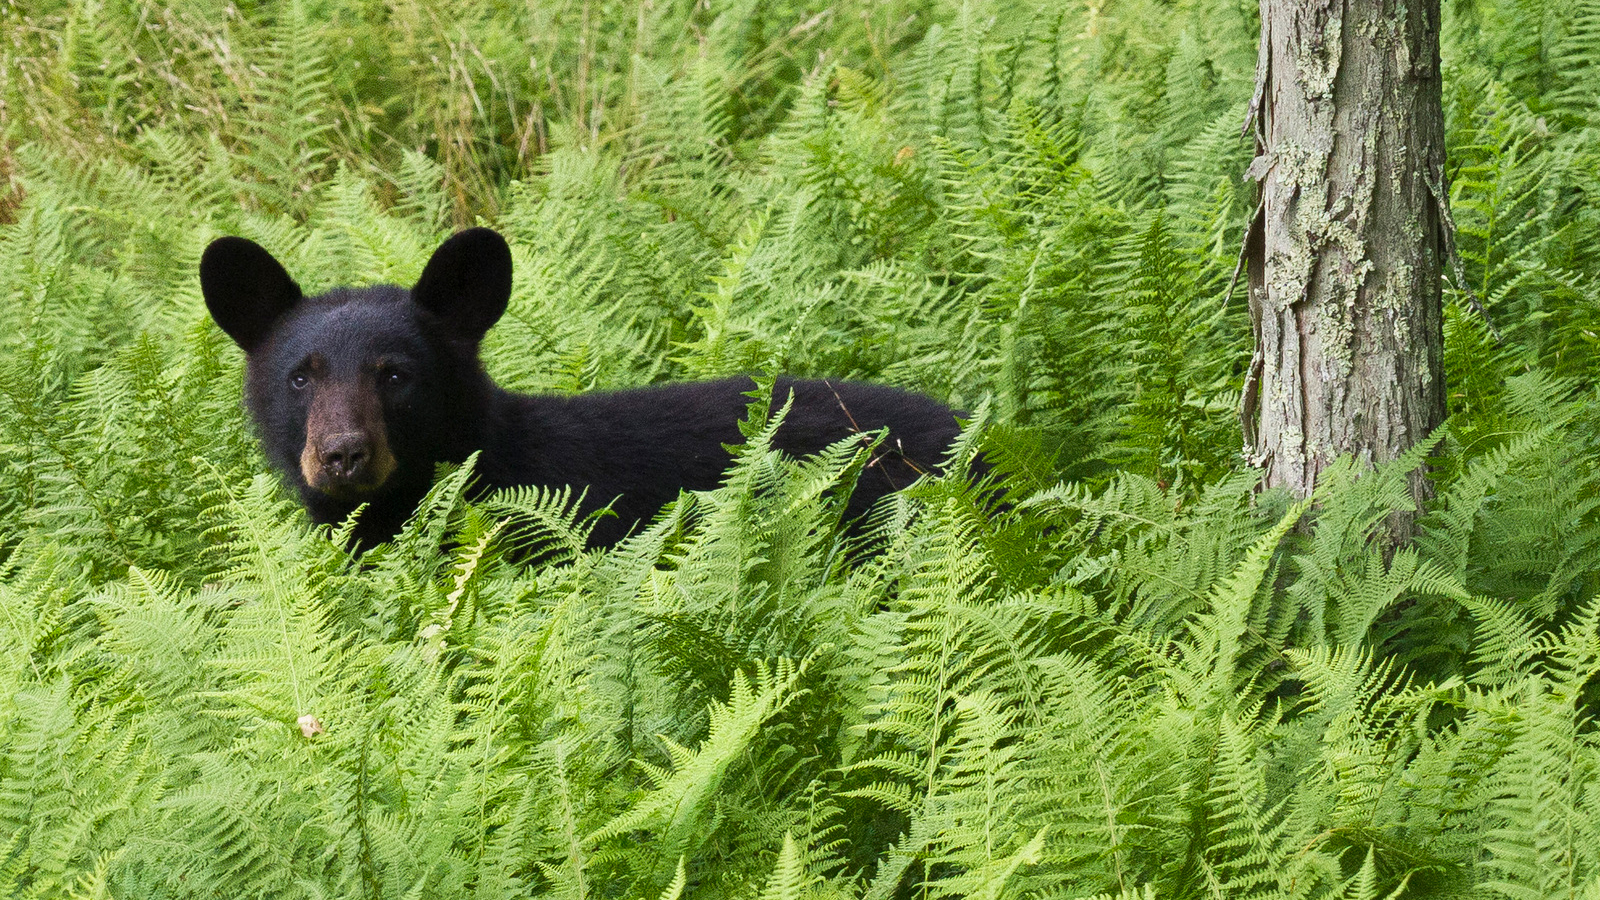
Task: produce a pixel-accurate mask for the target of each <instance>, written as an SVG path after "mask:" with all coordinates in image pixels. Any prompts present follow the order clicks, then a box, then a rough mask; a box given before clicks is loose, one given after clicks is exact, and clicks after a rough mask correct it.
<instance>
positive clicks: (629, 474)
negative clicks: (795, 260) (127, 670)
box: [200, 228, 959, 545]
mask: <svg viewBox="0 0 1600 900" xmlns="http://www.w3.org/2000/svg"><path fill="white" fill-rule="evenodd" d="M200 285H201V289H202V292H203V293H204V294H205V300H206V306H207V308H209V309H210V311H211V315H212V318H214V319H215V320H216V322H217V324H218V325H220V326H221V327H222V330H223V331H225V332H227V333H228V335H229V336H230V337H232V338H233V339H234V341H236V342H237V343H238V344H239V346H240V347H241V348H243V349H244V352H245V359H246V374H245V388H244V395H245V403H246V406H247V407H248V409H249V411H250V414H251V416H252V417H253V418H254V419H255V423H256V427H257V429H258V431H259V432H260V437H261V441H262V443H263V445H264V447H265V449H266V453H267V456H268V457H269V458H270V459H271V460H272V462H273V464H274V465H276V466H277V467H279V468H280V469H282V470H283V472H284V475H285V477H286V478H287V479H288V480H289V481H290V482H291V483H292V484H293V485H294V486H295V487H296V488H297V489H298V490H299V492H300V497H301V499H302V501H303V502H304V503H305V506H306V509H307V510H308V511H309V512H310V514H311V518H312V520H313V521H315V522H318V523H333V522H340V521H343V520H344V519H345V518H346V517H347V516H349V515H350V513H351V512H353V511H354V510H355V509H356V507H357V506H359V505H360V504H363V503H365V504H367V509H366V510H365V511H364V512H363V513H362V515H361V518H360V521H359V522H358V523H357V525H356V529H355V534H354V538H355V540H356V542H357V543H358V544H360V545H371V544H372V543H375V542H378V541H383V540H387V539H389V538H391V537H393V536H394V534H395V533H396V532H397V531H398V530H399V528H400V526H401V524H402V523H403V522H404V521H405V520H406V518H407V517H408V516H410V515H411V513H412V512H413V511H414V510H415V508H416V505H417V502H418V501H419V500H421V499H422V496H423V495H424V494H425V493H426V492H427V490H428V488H429V486H430V485H431V482H432V478H433V473H434V464H435V463H438V462H441V461H450V462H460V461H462V460H464V459H466V458H467V456H468V455H469V454H471V453H472V452H474V451H481V454H480V456H479V458H478V468H477V473H476V475H477V482H476V489H477V490H478V491H480V492H483V491H489V490H494V489H496V488H504V487H510V486H517V485H540V486H546V487H555V486H561V485H571V486H572V487H573V488H574V489H576V490H579V491H584V492H586V493H585V494H584V497H585V499H584V511H586V512H587V511H592V510H594V509H598V508H601V507H605V506H607V505H609V506H610V507H611V510H612V512H613V513H615V515H613V516H605V517H602V518H601V520H600V521H599V522H598V524H597V525H596V527H595V528H594V531H593V532H592V535H591V538H590V542H591V544H593V545H607V544H611V543H614V542H616V541H618V540H620V539H621V538H623V537H624V536H626V535H627V534H628V533H629V532H630V531H631V530H633V529H634V528H635V527H637V526H638V525H639V523H640V522H641V521H645V520H647V519H649V518H650V517H651V516H653V515H655V513H656V512H657V511H658V510H660V509H661V507H662V506H664V505H665V504H666V503H667V502H669V501H671V500H673V499H674V498H676V497H677V495H678V491H679V489H681V488H687V489H690V490H705V489H710V488H714V487H716V486H717V484H718V483H719V482H720V480H721V478H722V475H723V473H724V471H725V470H726V469H727V467H728V465H729V462H730V456H729V454H728V452H727V451H726V450H725V449H724V447H723V445H725V444H736V443H740V442H741V441H742V438H741V436H740V434H739V430H738V421H739V420H740V419H741V418H742V417H743V415H744V410H745V407H746V404H747V402H748V401H747V399H746V398H745V397H744V396H743V394H744V392H745V391H748V390H750V389H751V386H752V384H753V382H752V380H751V379H750V378H748V377H740V378H728V379H724V380H721V381H710V382H699V383H689V384H673V385H664V386H659V387H648V388H639V389H635V390H625V391H616V392H613V393H600V394H585V395H580V396H573V397H558V396H527V395H522V394H514V393H511V392H508V391H505V390H503V389H501V388H499V387H498V386H496V385H495V384H494V383H493V382H492V381H490V379H489V377H488V375H487V374H486V373H485V372H484V370H483V365H482V363H480V362H479V359H478V344H479V341H480V340H481V339H482V338H483V335H484V333H485V332H486V331H488V330H489V328H490V326H492V325H494V324H495V322H496V321H498V320H499V318H500V316H501V314H502V313H504V312H505V309H506V303H507V301H508V300H509V299H510V296H511V251H510V250H509V248H507V246H506V242H505V240H504V239H502V238H501V237H500V235H498V234H496V233H495V232H493V231H491V230H489V229H487V228H473V229H469V230H467V231H463V232H460V233H459V234H456V235H455V236H453V237H451V238H449V239H448V240H446V241H445V242H444V243H443V244H441V245H440V246H439V249H438V250H436V251H435V252H434V254H433V257H432V258H431V259H429V260H428V264H427V266H425V267H424V268H423V271H422V276H421V277H420V278H418V279H417V283H416V284H415V285H413V286H412V288H411V290H409V291H408V290H406V289H405V288H402V287H396V286H393V285H381V286H377V287H367V288H336V289H334V290H331V291H328V292H327V293H325V294H322V295H320V296H316V297H305V296H303V295H302V294H301V292H300V287H299V285H297V284H296V283H295V281H294V279H293V278H291V277H290V276H289V273H288V272H287V271H286V270H285V269H284V267H283V266H282V265H281V264H280V263H279V262H278V261H277V260H276V259H274V258H273V256H272V254H270V253H268V252H267V251H266V250H264V249H262V248H261V247H260V246H259V245H257V244H255V243H253V242H251V241H249V240H246V239H244V238H239V237H224V238H219V239H217V240H216V241H213V242H212V243H211V245H210V246H209V247H207V248H206V251H205V254H204V256H203V257H202V258H201V260H200ZM791 391H792V392H793V396H794V405H793V408H792V409H791V410H790V412H789V415H788V418H787V419H786V420H785V421H784V423H783V426H782V427H781V428H780V429H779V431H778V433H777V438H776V442H775V443H776V445H777V447H778V448H779V449H781V450H783V451H785V452H787V453H790V454H794V455H804V454H810V453H815V452H817V451H819V450H821V449H823V448H824V447H826V446H828V445H829V444H831V443H833V442H835V441H838V440H840V439H843V438H845V437H848V436H850V435H852V434H862V435H868V436H875V435H876V433H877V432H878V431H879V430H880V429H884V428H887V429H888V431H889V433H888V436H887V437H886V438H885V439H884V440H883V442H882V443H881V444H880V445H879V448H878V450H877V451H876V453H875V458H874V459H873V460H872V461H871V463H870V464H869V466H868V468H867V469H866V471H865V472H864V474H863V475H862V477H861V479H860V481H859V483H858V484H857V486H856V488H855V491H854V493H853V494H852V495H851V498H850V500H849V502H848V505H847V508H846V516H847V517H848V518H850V519H854V518H856V517H859V516H860V515H861V514H863V513H864V512H865V511H866V510H867V508H868V507H869V506H871V505H872V503H873V502H874V501H876V500H877V499H878V498H879V497H882V496H883V495H884V494H886V493H889V492H890V491H894V490H897V489H899V488H902V487H905V486H906V485H908V484H910V483H911V482H912V481H914V480H915V479H916V478H917V476H918V475H919V474H920V473H923V472H927V471H932V470H934V469H935V468H936V467H937V464H938V463H939V461H940V460H941V459H942V458H943V456H944V454H945V453H946V452H947V451H948V449H949V447H950V445H951V442H952V441H953V440H954V439H955V437H956V435H957V433H958V431H959V427H958V423H957V421H956V417H955V413H954V412H953V411H952V410H951V409H950V408H949V407H947V406H945V405H944V404H942V403H939V402H937V401H935V400H932V399H930V398H928V397H925V396H922V395H919V394H913V393H908V392H906V391H901V390H896V389H894V388H888V387H882V386H878V385H870V384H858V383H851V382H845V381H829V380H795V379H779V380H778V382H777V385H776V387H775V389H774V391H773V398H774V399H773V403H774V406H775V407H776V406H779V405H781V404H782V403H783V402H784V400H785V399H786V398H787V397H788V396H789V394H790V392H791Z"/></svg>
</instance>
